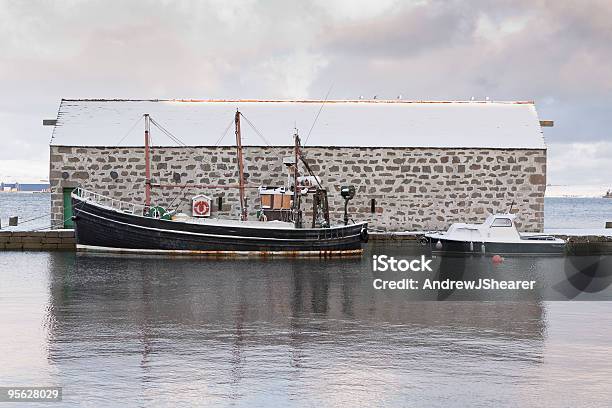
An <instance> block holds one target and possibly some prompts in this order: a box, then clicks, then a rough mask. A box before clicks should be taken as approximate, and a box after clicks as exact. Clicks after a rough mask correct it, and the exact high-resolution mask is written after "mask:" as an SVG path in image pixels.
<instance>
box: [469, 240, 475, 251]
mask: <svg viewBox="0 0 612 408" xmlns="http://www.w3.org/2000/svg"><path fill="white" fill-rule="evenodd" d="M470 252H474V243H473V242H470Z"/></svg>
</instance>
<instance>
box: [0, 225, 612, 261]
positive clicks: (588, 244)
mask: <svg viewBox="0 0 612 408" xmlns="http://www.w3.org/2000/svg"><path fill="white" fill-rule="evenodd" d="M423 234H424V232H400V233H397V232H388V233H377V232H371V233H370V241H373V242H375V243H384V242H390V241H396V242H398V243H400V244H401V245H421V244H420V242H419V238H420V237H421V236H422V235H423ZM550 235H553V236H556V237H558V238H561V239H564V240H566V241H567V244H568V245H567V253H568V254H569V255H609V254H612V235H564V234H550ZM75 249H76V248H75V237H74V230H71V229H65V230H53V231H32V232H28V231H13V232H11V231H0V251H1V250H13V251H21V250H26V251H35V250H39V251H74V250H75Z"/></svg>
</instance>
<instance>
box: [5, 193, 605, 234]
mask: <svg viewBox="0 0 612 408" xmlns="http://www.w3.org/2000/svg"><path fill="white" fill-rule="evenodd" d="M50 207H51V203H50V194H48V193H41V194H28V193H19V194H16V193H0V221H1V224H0V225H1V227H2V228H4V229H9V228H8V218H9V217H11V216H19V220H20V225H19V226H18V227H16V228H10V229H13V230H30V229H38V228H45V227H49V224H50V217H49V216H48V214H49V209H50ZM41 215H46V216H45V217H42V218H40V219H37V220H33V221H29V222H26V223H23V222H24V221H27V220H30V219H32V218H35V217H40V216H41ZM606 221H612V200H610V199H603V198H556V197H555V198H552V197H551V198H546V199H545V203H544V227H545V228H547V229H567V228H581V229H589V228H604V226H605V223H606Z"/></svg>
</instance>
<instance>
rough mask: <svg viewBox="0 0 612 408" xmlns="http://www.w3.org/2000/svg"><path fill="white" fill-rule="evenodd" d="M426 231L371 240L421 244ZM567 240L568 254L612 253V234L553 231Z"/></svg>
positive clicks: (379, 234) (383, 235) (387, 234)
mask: <svg viewBox="0 0 612 408" xmlns="http://www.w3.org/2000/svg"><path fill="white" fill-rule="evenodd" d="M423 234H425V232H400V233H396V232H371V233H370V241H374V242H388V241H398V242H401V245H421V244H420V242H419V239H420V238H421V237H422V236H423ZM547 235H552V236H554V237H557V238H561V239H563V240H565V241H567V251H566V254H567V255H612V235H604V234H601V235H600V234H582V235H572V234H562V233H551V234H547Z"/></svg>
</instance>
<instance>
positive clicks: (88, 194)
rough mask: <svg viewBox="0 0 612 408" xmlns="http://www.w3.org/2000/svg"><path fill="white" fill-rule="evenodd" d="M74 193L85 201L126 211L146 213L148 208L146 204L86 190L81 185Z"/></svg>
mask: <svg viewBox="0 0 612 408" xmlns="http://www.w3.org/2000/svg"><path fill="white" fill-rule="evenodd" d="M73 194H74V195H76V196H77V197H79V198H81V199H82V200H83V201H87V202H91V203H96V204H100V205H103V206H105V207H109V208H112V209H114V210H118V211H121V212H124V213H129V214H140V215H142V214H144V213H145V210H146V206H144V205H142V204H136V203H129V202H127V201H122V200H118V199H116V198H113V197H109V196H107V195H104V194H100V193H96V192H93V191H90V190H85V189H84V188H81V187H77V188H75V189H74V191H73Z"/></svg>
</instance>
